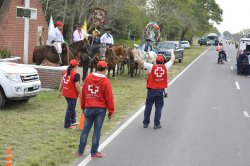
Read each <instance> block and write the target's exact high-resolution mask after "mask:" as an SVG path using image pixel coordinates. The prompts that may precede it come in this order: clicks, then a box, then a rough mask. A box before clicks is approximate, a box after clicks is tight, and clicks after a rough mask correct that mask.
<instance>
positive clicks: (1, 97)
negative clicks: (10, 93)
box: [0, 88, 6, 108]
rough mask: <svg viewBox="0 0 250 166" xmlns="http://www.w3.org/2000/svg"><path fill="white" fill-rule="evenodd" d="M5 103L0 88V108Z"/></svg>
mask: <svg viewBox="0 0 250 166" xmlns="http://www.w3.org/2000/svg"><path fill="white" fill-rule="evenodd" d="M5 103H6V97H5V94H4V92H3V90H2V89H1V88H0V108H2V107H3V106H4V105H5Z"/></svg>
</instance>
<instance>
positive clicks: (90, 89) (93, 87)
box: [88, 85, 99, 94]
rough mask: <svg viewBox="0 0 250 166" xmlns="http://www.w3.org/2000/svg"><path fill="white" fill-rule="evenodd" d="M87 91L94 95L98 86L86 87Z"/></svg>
mask: <svg viewBox="0 0 250 166" xmlns="http://www.w3.org/2000/svg"><path fill="white" fill-rule="evenodd" d="M88 91H90V93H91V94H96V93H97V92H98V91H99V86H94V85H88Z"/></svg>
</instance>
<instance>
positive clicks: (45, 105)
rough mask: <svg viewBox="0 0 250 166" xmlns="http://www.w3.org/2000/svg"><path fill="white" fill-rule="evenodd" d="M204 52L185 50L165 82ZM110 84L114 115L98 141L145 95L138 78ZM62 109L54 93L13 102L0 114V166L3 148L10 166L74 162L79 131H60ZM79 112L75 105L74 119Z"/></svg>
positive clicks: (119, 79)
mask: <svg viewBox="0 0 250 166" xmlns="http://www.w3.org/2000/svg"><path fill="white" fill-rule="evenodd" d="M205 49H207V47H200V46H193V47H191V49H190V50H185V55H184V61H183V63H175V64H174V66H173V67H172V68H171V70H170V73H169V78H170V79H172V78H173V77H174V76H176V75H177V74H178V73H179V72H180V71H181V70H183V69H184V68H185V67H186V66H187V65H188V64H189V63H190V62H192V60H193V59H195V58H196V57H197V56H198V55H200V53H201V52H203V51H204V50H205ZM111 82H112V86H113V93H114V97H115V108H116V115H115V116H114V118H113V119H112V120H110V121H108V120H107V119H106V120H105V122H104V127H103V132H102V134H103V135H102V138H104V137H105V135H107V133H109V132H110V131H111V130H112V129H113V128H114V127H116V126H117V125H119V124H120V123H121V122H122V121H123V120H124V118H126V117H127V116H128V114H130V113H132V112H134V111H135V110H136V109H137V108H138V107H139V106H140V105H142V104H143V102H144V100H145V95H146V89H145V80H143V79H142V78H130V77H129V76H128V75H127V74H124V75H123V76H118V77H116V78H115V79H113V78H111ZM65 109H66V102H65V99H64V98H62V97H61V98H57V97H56V91H47V92H45V91H44V92H41V93H40V94H39V95H38V96H36V97H35V98H33V99H31V100H30V101H29V102H28V103H25V104H24V103H19V102H15V103H11V104H10V105H9V106H7V107H6V108H5V109H3V110H0V119H1V121H0V131H1V134H0V166H2V165H4V162H5V156H6V154H4V150H5V149H7V148H11V149H12V162H13V165H17V166H45V165H46V166H59V165H60V166H66V165H70V164H71V163H72V162H73V161H74V160H75V158H74V153H75V152H76V150H77V146H78V143H79V135H80V131H79V130H65V129H64V128H63V122H64V115H65ZM80 112H81V110H80V107H79V102H78V106H77V117H78V119H79V117H80ZM91 135H92V134H90V138H91ZM88 142H89V143H91V141H90V140H89V141H88ZM88 147H89V145H88Z"/></svg>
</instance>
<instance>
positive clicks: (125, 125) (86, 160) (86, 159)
mask: <svg viewBox="0 0 250 166" xmlns="http://www.w3.org/2000/svg"><path fill="white" fill-rule="evenodd" d="M208 49H209V48H208ZM208 49H207V50H208ZM207 50H206V51H204V52H203V53H202V54H201V55H200V56H198V57H197V58H196V59H195V60H194V61H193V62H192V63H190V64H189V65H188V66H187V67H186V68H185V69H184V70H182V71H181V72H180V73H179V74H178V75H177V76H176V77H175V78H174V79H173V80H171V81H170V82H169V84H168V85H169V86H170V85H171V84H172V83H174V82H175V81H176V80H177V78H179V77H180V76H181V75H182V74H183V73H184V72H185V71H187V70H188V69H189V68H190V67H191V66H192V65H193V64H194V63H195V62H196V61H197V60H198V59H199V58H200V57H201V56H202V55H204V54H205V53H206V52H207ZM144 109H145V105H144V106H142V107H141V108H140V109H139V110H138V111H137V112H136V113H135V114H134V115H133V116H131V117H130V118H129V119H128V120H127V121H126V122H125V123H124V124H123V125H122V126H120V127H119V128H118V129H117V130H116V131H115V132H114V133H113V134H111V135H110V136H109V137H108V138H107V139H106V140H105V141H104V142H103V143H102V144H101V145H100V146H99V149H98V150H99V151H102V149H104V148H105V147H106V146H107V145H108V144H109V143H110V142H111V141H112V140H113V139H114V138H115V137H116V136H117V135H119V134H120V133H121V132H122V130H124V129H125V128H126V127H127V126H128V125H129V124H130V123H131V122H132V121H133V120H135V119H136V118H137V117H138V116H139V115H140V114H141V113H142V112H143V111H144ZM91 160H92V158H91V155H90V154H89V155H88V156H87V157H86V158H85V159H84V160H82V161H81V162H80V163H79V164H78V166H85V165H87V164H88V163H89V162H90V161H91Z"/></svg>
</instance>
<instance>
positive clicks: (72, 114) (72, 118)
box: [64, 97, 77, 128]
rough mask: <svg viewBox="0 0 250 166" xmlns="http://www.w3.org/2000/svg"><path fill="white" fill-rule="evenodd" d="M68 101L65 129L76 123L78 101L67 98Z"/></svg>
mask: <svg viewBox="0 0 250 166" xmlns="http://www.w3.org/2000/svg"><path fill="white" fill-rule="evenodd" d="M65 99H66V101H67V110H66V114H65V121H64V128H68V127H70V126H71V124H73V123H75V122H76V110H75V108H76V102H77V99H71V98H68V97H65Z"/></svg>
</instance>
